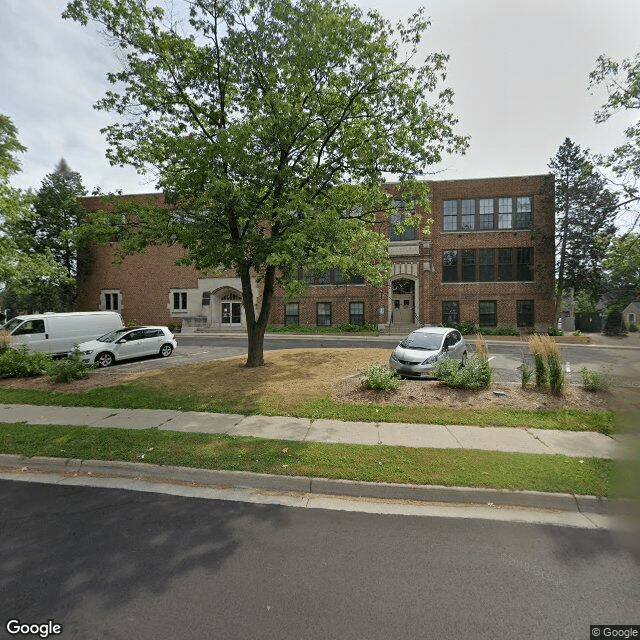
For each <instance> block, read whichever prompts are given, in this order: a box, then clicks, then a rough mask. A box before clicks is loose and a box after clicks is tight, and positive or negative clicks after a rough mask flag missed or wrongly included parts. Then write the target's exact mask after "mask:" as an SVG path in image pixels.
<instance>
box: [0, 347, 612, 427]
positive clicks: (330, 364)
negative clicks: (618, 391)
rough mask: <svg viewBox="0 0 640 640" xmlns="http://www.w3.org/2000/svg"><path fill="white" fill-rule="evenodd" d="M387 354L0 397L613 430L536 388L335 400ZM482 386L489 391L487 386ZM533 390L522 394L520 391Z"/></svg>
mask: <svg viewBox="0 0 640 640" xmlns="http://www.w3.org/2000/svg"><path fill="white" fill-rule="evenodd" d="M387 357H388V350H380V349H313V350H304V349H286V350H282V351H274V352H268V353H267V354H266V360H267V364H266V366H264V367H260V368H257V369H246V368H245V367H243V366H241V365H242V363H243V360H244V359H243V358H234V359H230V360H224V361H222V360H220V361H213V362H206V363H202V364H197V365H189V366H185V367H176V368H171V369H166V370H163V371H159V372H153V373H149V374H146V375H143V376H142V377H139V378H137V379H134V380H131V381H127V382H124V383H120V384H115V385H113V386H102V384H104V383H105V382H106V381H108V380H109V379H110V378H109V377H107V376H105V375H104V373H101V372H98V373H94V374H92V378H91V380H90V382H91V383H92V386H91V387H90V388H83V386H82V385H80V386H78V387H76V388H75V390H73V391H65V388H66V387H65V385H49V387H50V389H46V390H45V389H21V388H7V387H0V402H8V403H24V404H43V405H46V404H51V405H61V406H95V407H114V408H134V409H143V408H144V409H176V410H181V411H212V412H220V413H241V414H246V415H250V414H263V415H284V416H297V417H305V418H311V419H320V418H330V419H339V420H351V421H365V422H407V423H425V424H461V425H464V424H469V425H479V426H505V427H534V428H538V429H566V430H572V431H599V432H601V433H605V434H609V433H611V432H612V430H613V424H614V422H613V414H612V412H611V411H608V410H584V409H578V408H575V407H571V406H568V407H567V406H563V403H562V402H558V401H557V400H551V401H549V402H547V397H548V396H547V394H544V393H537V396H540V397H541V398H542V402H543V403H544V404H542V405H540V406H547V405H551V406H550V408H540V406H537V405H533V406H536V407H537V408H534V409H522V408H514V406H513V405H515V406H516V407H519V406H520V398H516V399H515V400H514V402H512V406H508V405H506V406H505V405H504V400H502V399H501V400H497V399H495V398H491V399H490V400H489V402H494V405H486V406H468V405H469V403H470V402H473V399H474V398H477V397H479V396H480V393H481V392H464V391H460V390H449V391H448V392H447V393H448V394H449V395H451V394H453V395H452V396H451V397H450V398H448V399H449V400H450V402H448V403H445V402H443V401H440V402H439V403H438V401H437V398H433V397H430V399H426V400H425V401H424V402H423V401H422V400H418V401H415V400H414V401H410V400H406V398H407V393H406V392H405V394H404V395H401V394H392V395H389V394H385V393H382V394H376V392H368V393H365V392H364V391H363V396H362V398H360V397H358V396H356V397H355V398H350V399H349V401H344V400H343V401H339V400H338V399H337V398H336V397H335V393H334V392H335V386H334V385H335V384H336V382H339V381H340V380H342V379H343V378H345V377H346V376H349V375H353V374H354V372H357V371H358V370H360V369H362V368H363V367H365V366H367V365H368V364H371V363H373V362H380V361H384V359H385V358H387ZM81 382H82V381H81ZM100 383H102V384H100ZM401 384H402V385H417V387H413V389H418V390H419V391H420V390H422V391H424V390H425V389H427V388H435V389H438V388H437V385H438V383H433V382H427V381H418V382H412V381H405V382H403V383H401ZM428 385H436V386H435V387H428ZM402 388H403V387H401V391H402ZM405 391H406V389H405ZM454 391H455V393H454ZM515 392H516V390H514V391H512V392H511V393H514V394H515ZM411 393H417V392H416V391H411ZM484 393H485V396H486V395H488V396H490V397H492V393H491V392H484ZM532 393H534V392H533V391H530V392H529V393H528V394H525V399H528V398H529V397H530V396H531V394H532ZM585 393H586V392H585ZM436 395H437V396H444V395H445V393H443V391H441V390H437V394H436ZM409 397H411V396H409ZM456 398H459V399H460V405H461V406H459V407H456V406H449V404H452V403H454V402H455V401H456ZM441 400H442V399H441ZM484 402H485V403H486V402H487V401H484ZM554 403H555V406H554ZM564 404H566V403H564Z"/></svg>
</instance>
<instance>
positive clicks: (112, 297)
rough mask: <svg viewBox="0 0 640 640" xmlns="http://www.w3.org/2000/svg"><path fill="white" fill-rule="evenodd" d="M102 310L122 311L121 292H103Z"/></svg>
mask: <svg viewBox="0 0 640 640" xmlns="http://www.w3.org/2000/svg"><path fill="white" fill-rule="evenodd" d="M101 297H102V300H101V309H104V310H105V311H120V307H121V306H122V305H121V304H120V292H119V291H102V292H101Z"/></svg>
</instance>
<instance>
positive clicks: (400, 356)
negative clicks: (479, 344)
mask: <svg viewBox="0 0 640 640" xmlns="http://www.w3.org/2000/svg"><path fill="white" fill-rule="evenodd" d="M445 358H454V359H456V360H459V361H460V366H463V367H464V365H465V363H466V361H467V344H466V343H465V341H464V338H463V337H462V334H461V333H460V332H459V331H457V330H456V329H449V328H447V327H423V328H422V329H416V330H415V331H412V332H411V333H410V334H409V335H408V336H407V337H406V338H405V339H404V340H403V341H402V342H401V343H400V344H399V345H398V346H397V347H396V348H395V349H394V351H393V353H392V354H391V357H390V358H389V364H390V365H391V366H392V367H393V368H394V369H395V370H396V371H397V372H398V374H399V375H400V377H403V378H404V377H406V378H429V377H432V375H431V370H432V369H433V367H434V366H435V365H436V364H437V363H438V362H441V361H442V360H444V359H445Z"/></svg>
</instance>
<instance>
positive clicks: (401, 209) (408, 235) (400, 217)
mask: <svg viewBox="0 0 640 640" xmlns="http://www.w3.org/2000/svg"><path fill="white" fill-rule="evenodd" d="M393 206H394V207H395V209H396V210H395V212H394V213H392V214H391V234H390V237H391V240H394V241H398V240H415V239H416V238H417V231H418V230H417V229H416V228H415V227H408V228H407V229H405V230H404V231H396V225H398V224H402V222H404V220H405V218H407V217H408V214H407V213H406V211H405V204H404V202H403V201H402V200H394V201H393Z"/></svg>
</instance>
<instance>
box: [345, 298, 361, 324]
mask: <svg viewBox="0 0 640 640" xmlns="http://www.w3.org/2000/svg"><path fill="white" fill-rule="evenodd" d="M349 322H350V323H351V324H358V325H363V324H364V302H350V303H349Z"/></svg>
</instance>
